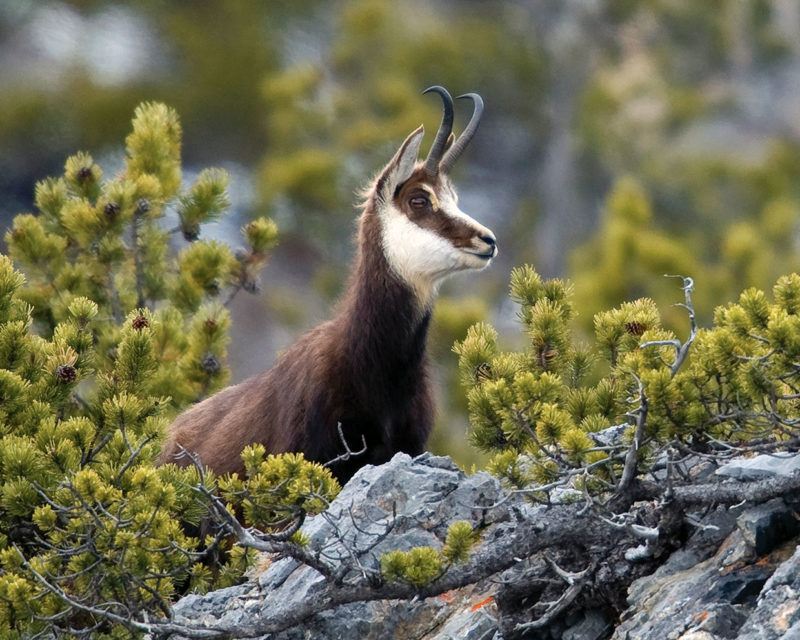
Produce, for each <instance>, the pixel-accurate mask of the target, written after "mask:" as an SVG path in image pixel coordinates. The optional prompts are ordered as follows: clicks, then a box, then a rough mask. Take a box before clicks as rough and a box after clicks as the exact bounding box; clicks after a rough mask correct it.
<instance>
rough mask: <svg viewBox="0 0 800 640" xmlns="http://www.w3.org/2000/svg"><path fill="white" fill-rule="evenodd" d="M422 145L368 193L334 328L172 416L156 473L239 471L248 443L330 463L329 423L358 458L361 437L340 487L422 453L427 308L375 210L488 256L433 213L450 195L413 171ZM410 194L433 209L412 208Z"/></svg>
mask: <svg viewBox="0 0 800 640" xmlns="http://www.w3.org/2000/svg"><path fill="white" fill-rule="evenodd" d="M421 138H422V128H421V127H420V128H419V129H418V130H417V131H415V132H414V133H412V134H411V135H410V136H409V137H408V138H407V139H406V141H405V142H404V143H403V145H402V146H401V147H400V149H399V150H398V152H397V154H395V157H394V158H393V159H392V161H391V162H390V163H389V165H388V166H387V167H386V168H385V169H384V170H383V172H382V173H381V175H380V176H379V177H378V178H377V179H376V181H375V182H374V185H373V188H372V189H371V190H370V191H369V192H368V193H367V194H366V197H365V204H364V208H363V212H362V214H361V217H360V220H359V233H358V250H357V255H356V261H355V266H354V268H353V271H352V273H351V275H350V280H349V283H348V287H347V291H346V294H345V296H344V298H343V300H342V301H341V303H340V304H339V306H338V308H337V310H336V312H335V314H334V316H333V318H332V319H331V320H329V321H327V322H325V323H323V324H321V325H319V326H318V327H316V328H315V329H313V330H311V331H310V332H308V333H306V334H305V335H303V336H301V337H300V338H299V339H298V340H297V341H296V342H295V343H294V344H293V345H292V346H290V347H289V348H288V349H287V350H286V351H285V352H284V353H283V354H282V355H281V356H280V358H279V359H278V361H277V362H276V363H275V365H274V366H273V367H272V368H271V369H269V370H268V371H266V372H264V373H262V374H259V375H257V376H254V377H252V378H249V379H248V380H245V381H244V382H242V383H241V384H238V385H236V386H233V387H229V388H227V389H224V390H223V391H221V392H219V393H217V394H216V395H214V396H212V397H210V398H208V399H206V400H204V401H203V402H201V403H199V404H198V405H196V406H194V407H192V408H191V409H189V410H187V411H186V412H184V413H183V414H181V415H179V416H178V417H177V418H176V419H175V421H174V422H173V423H172V425H171V427H170V430H169V434H168V436H167V440H166V442H165V443H164V447H163V451H162V453H161V456H160V458H159V460H158V463H159V464H166V463H169V462H177V463H178V464H182V465H186V464H189V460H188V459H186V458H185V457H183V458H182V457H180V456H179V455H178V454H180V452H181V449H185V450H187V451H189V452H192V453H194V454H197V456H199V458H200V460H201V462H202V463H203V464H205V465H206V466H208V467H210V468H211V469H213V470H214V471H215V472H216V473H218V474H223V473H228V472H240V473H241V472H243V463H242V460H241V457H240V456H241V452H242V449H244V447H245V446H247V445H249V444H253V443H257V442H260V443H262V444H263V445H264V447H265V448H266V450H267V452H268V453H282V452H289V451H299V452H303V453H304V454H305V456H306V457H307V458H308V459H310V460H313V461H316V462H320V463H327V462H330V461H332V460H334V459H336V458H337V457H339V456H341V454H343V453H344V452H345V448H344V445H343V443H342V442H341V438H340V436H339V432H338V430H337V424H341V426H342V430H343V433H344V438H345V440H346V442H347V443H348V445H349V446H350V448H352V449H353V450H357V449H360V448H361V443H362V437H363V438H364V439H365V441H366V446H367V449H366V452H365V453H364V454H363V455H359V456H355V457H351V458H350V459H348V460H339V461H338V462H335V463H333V464H332V465H331V470H332V472H333V473H334V475H336V476H337V478H339V480H340V481H342V482H344V481H347V480H348V479H349V478H350V477H351V476H352V475H353V474H354V473H355V472H356V471H357V470H358V469H359V468H360V467H362V466H364V465H365V464H380V463H383V462H385V461H387V460H389V459H390V458H391V457H392V455H394V454H395V453H397V452H400V451H403V452H406V453H408V454H411V455H418V454H420V453H422V451H423V447H424V446H425V441H426V440H427V437H428V434H429V433H430V430H431V427H432V425H433V415H434V406H433V399H432V393H431V389H430V383H429V376H428V360H427V356H426V354H425V340H426V336H427V332H428V325H429V323H430V317H431V306H430V305H431V304H432V299H431V296H429V295H427V294H426V295H422V294H420V291H419V290H418V289H416V288H414V287H413V286H412V285H410V284H409V282H407V281H406V280H404V279H403V278H402V277H401V276H400V275H398V274H397V273H396V272H395V270H394V269H393V268H390V265H389V263H388V261H387V257H386V254H385V253H384V250H385V247H384V245H383V226H382V219H381V216H382V215H386V214H382V213H380V211H384V209H383V207H387V206H388V205H389V204H392V205H393V206H394V208H395V209H397V210H399V211H401V212H402V213H403V214H404V215H406V216H408V218H410V219H411V220H412V221H413V222H415V223H416V224H417V225H419V226H420V227H424V228H427V229H430V230H433V231H435V232H437V233H439V234H440V235H441V236H443V237H446V238H447V239H448V240H449V241H450V242H451V243H452V245H453V246H454V247H457V248H460V247H473V246H477V247H479V248H480V249H481V250H482V251H486V250H488V251H490V252H491V256H493V255H494V253H495V247H494V236H493V235H492V234H491V231H489V230H488V229H486V228H485V227H482V226H481V225H479V224H477V223H474V221H472V222H473V223H474V226H470V224H469V219H466V220H462V219H458V218H452V217H451V216H446V215H437V214H438V213H439V211H438V198H439V197H441V196H442V194H445V195H446V197H447V198H449V199H451V200H454V199H455V194H453V192H452V187H451V186H450V182H449V179H448V178H447V176H443V175H436V176H430V175H427V174H426V173H425V172H424V171H423V169H422V168H421V167H420V166H417V167H416V168H414V167H413V159H414V158H416V152H417V150H418V148H419V143H420V140H421ZM403 178H404V179H403ZM398 182H400V184H399V185H398ZM394 185H397V187H395V186H394ZM415 190H417V191H419V190H422V191H423V192H424V193H426V194H427V195H428V197H429V200H430V202H426V203H425V204H424V206H419V207H414V206H412V204H411V201H410V198H412V197H413V196H414V195H415V193H416V192H415ZM445 190H446V191H445ZM437 194H438V197H437ZM390 215H397V214H396V213H391V214H390ZM462 216H463V214H462ZM476 239H477V240H476ZM476 243H477V244H476ZM481 255H483V254H481ZM485 257H486V258H487V264H488V260H489V259H490V256H488V255H487V256H485ZM473 268H475V267H473Z"/></svg>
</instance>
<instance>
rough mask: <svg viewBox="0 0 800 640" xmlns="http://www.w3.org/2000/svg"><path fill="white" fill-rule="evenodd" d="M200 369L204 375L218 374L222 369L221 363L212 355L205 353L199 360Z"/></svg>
mask: <svg viewBox="0 0 800 640" xmlns="http://www.w3.org/2000/svg"><path fill="white" fill-rule="evenodd" d="M200 367H201V368H202V369H203V371H205V372H206V373H211V374H214V373H219V372H220V370H221V369H222V363H221V362H220V361H219V358H217V356H215V355H214V354H213V353H207V354H206V355H204V356H203V357H202V358H201V359H200Z"/></svg>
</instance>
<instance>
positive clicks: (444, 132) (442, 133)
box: [422, 85, 454, 176]
mask: <svg viewBox="0 0 800 640" xmlns="http://www.w3.org/2000/svg"><path fill="white" fill-rule="evenodd" d="M429 92H433V93H438V94H439V95H440V96H441V97H442V102H443V103H444V114H443V115H442V124H440V125H439V131H437V132H436V139H435V140H434V141H433V144H432V145H431V150H430V151H429V152H428V157H427V158H425V173H427V174H428V175H429V176H435V175H436V174H437V173H439V161H440V160H441V159H442V154H443V153H444V147H445V145H446V144H447V138H448V137H449V136H450V132H451V131H452V130H453V117H454V116H453V98H452V97H451V96H450V94H449V93H448V91H447V89H445V88H444V87H440V86H439V85H435V86H433V87H428V88H427V89H425V91H423V92H422V93H423V94H425V93H429Z"/></svg>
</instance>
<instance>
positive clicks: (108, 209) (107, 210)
mask: <svg viewBox="0 0 800 640" xmlns="http://www.w3.org/2000/svg"><path fill="white" fill-rule="evenodd" d="M120 211H121V207H120V206H119V205H118V204H117V203H116V202H109V203H108V204H107V205H106V206H105V207H103V213H104V214H106V218H109V219H111V220H113V219H114V218H116V217H117V216H118V215H119V212H120Z"/></svg>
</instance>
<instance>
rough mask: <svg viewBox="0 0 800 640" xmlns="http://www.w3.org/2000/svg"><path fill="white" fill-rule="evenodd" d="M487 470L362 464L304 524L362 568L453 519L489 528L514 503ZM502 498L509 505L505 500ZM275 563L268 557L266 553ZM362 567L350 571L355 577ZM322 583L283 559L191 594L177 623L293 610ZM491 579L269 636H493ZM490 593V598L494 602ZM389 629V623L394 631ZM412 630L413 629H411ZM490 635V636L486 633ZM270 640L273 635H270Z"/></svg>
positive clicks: (325, 552)
mask: <svg viewBox="0 0 800 640" xmlns="http://www.w3.org/2000/svg"><path fill="white" fill-rule="evenodd" d="M504 496H505V494H504V492H503V490H502V488H501V487H500V485H499V483H498V482H497V480H496V479H495V478H493V477H492V476H490V475H488V474H487V473H482V472H481V473H476V474H474V475H472V476H467V475H466V474H464V472H462V471H461V470H459V469H458V468H457V467H456V466H455V465H454V464H453V463H452V461H451V460H450V459H449V458H444V457H438V456H434V455H431V454H429V453H426V454H423V455H421V456H419V457H417V458H415V459H413V460H412V459H411V458H410V457H409V456H408V455H405V454H397V455H396V456H394V458H392V460H391V461H389V462H388V463H386V464H384V465H380V466H366V467H364V468H363V469H361V470H360V471H359V472H358V473H357V474H356V475H355V476H353V478H352V479H351V480H350V482H348V483H347V485H346V486H345V487H344V488H343V489H342V491H341V493H340V494H339V496H338V497H337V498H336V500H334V501H333V503H332V504H331V505H330V507H329V508H328V510H327V511H326V512H325V513H324V514H322V515H319V516H316V517H314V518H311V519H310V520H309V521H308V522H306V523H305V525H304V526H303V532H304V533H305V534H306V535H307V536H308V537H309V539H310V541H311V542H310V548H311V549H314V550H315V551H317V552H318V553H319V554H320V556H321V557H323V558H325V559H327V560H330V561H332V562H334V563H336V562H338V561H339V560H348V561H349V562H350V564H353V565H355V563H354V562H352V560H353V556H354V554H355V556H356V557H357V559H358V563H360V565H361V566H362V567H363V568H364V570H365V571H370V570H375V569H378V568H379V567H380V557H381V555H382V554H383V553H385V552H387V551H392V550H395V549H402V550H408V549H411V548H413V547H416V546H421V545H431V546H433V547H435V548H440V547H441V546H442V545H443V544H444V541H445V538H446V536H447V529H448V527H449V526H450V525H451V524H452V523H453V522H455V521H456V520H467V521H469V522H470V523H471V524H472V525H473V527H489V529H488V530H487V531H486V534H487V535H488V536H490V537H491V535H492V533H491V531H492V527H491V525H496V524H498V523H501V522H502V521H504V520H507V519H508V518H509V509H510V508H511V506H512V505H513V502H509V501H503V498H504ZM501 501H502V502H503V504H502V505H498V503H500V502H501ZM267 562H268V561H267ZM357 576H358V574H357V570H356V569H353V570H352V571H351V573H349V574H347V575H346V576H345V577H344V580H345V582H347V581H348V580H349V579H350V578H353V577H357ZM324 586H325V579H324V578H323V577H322V576H321V575H320V574H318V573H317V572H316V571H315V570H313V569H311V568H310V567H307V566H305V565H301V564H300V563H298V562H297V561H295V560H292V559H281V560H277V561H275V562H273V563H271V564H269V566H268V567H267V568H266V570H264V571H263V573H262V574H261V575H260V576H258V578H257V579H256V580H254V581H252V582H248V583H246V584H243V585H240V586H237V587H231V588H229V589H224V590H220V591H216V592H213V593H210V594H207V595H204V596H189V597H186V598H183V599H182V600H180V601H179V602H178V603H177V604H176V605H175V607H174V612H175V620H176V622H178V623H184V624H192V625H198V624H199V625H208V624H211V623H214V622H225V623H228V624H231V625H233V624H244V623H247V624H254V623H255V622H257V620H258V619H259V617H260V616H261V615H262V613H263V612H269V614H270V615H274V614H275V613H276V612H277V613H279V614H280V613H281V612H284V611H285V612H286V613H287V614H289V613H291V612H292V611H293V610H295V609H296V608H297V607H298V606H300V605H301V604H303V603H305V602H309V601H313V600H314V599H315V598H316V597H317V596H318V594H319V593H320V592H321V591H322V589H323V588H324ZM493 588H494V587H493V585H491V584H488V585H485V586H481V585H473V586H472V587H469V588H464V589H462V590H459V592H458V593H452V592H451V595H449V596H448V597H447V598H428V599H426V600H423V601H419V602H413V603H410V602H406V601H391V602H366V603H364V602H358V603H353V604H348V605H344V606H341V607H338V608H337V609H335V610H332V611H326V612H324V613H321V614H318V615H315V616H313V617H312V618H311V619H309V620H308V621H307V622H306V623H304V624H303V625H299V626H297V627H294V628H291V629H287V630H285V631H283V632H281V633H278V634H271V635H270V636H269V640H295V639H297V640H299V639H300V638H304V639H305V638H365V639H367V638H375V639H376V640H377V639H380V638H385V637H412V636H411V632H410V630H412V629H417V630H419V629H426V630H427V633H428V634H429V637H430V638H437V639H438V640H445V638H451V637H460V638H475V639H476V640H477V639H478V638H488V637H491V635H492V630H493V629H496V628H497V623H496V621H495V620H494V618H493V617H492V615H491V614H490V609H491V607H493V605H487V606H479V607H478V608H475V605H476V603H485V602H487V597H488V596H491V594H492V589H493ZM489 601H490V600H489ZM387 630H391V631H387ZM404 630H409V631H407V632H406V631H404ZM487 634H489V635H487ZM263 640H267V637H264V639H263Z"/></svg>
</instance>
